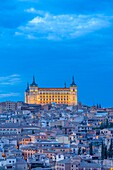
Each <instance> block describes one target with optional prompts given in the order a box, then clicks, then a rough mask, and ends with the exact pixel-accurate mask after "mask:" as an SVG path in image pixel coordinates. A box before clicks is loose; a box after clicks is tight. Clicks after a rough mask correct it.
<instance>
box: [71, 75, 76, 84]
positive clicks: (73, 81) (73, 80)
mask: <svg viewBox="0 0 113 170" xmlns="http://www.w3.org/2000/svg"><path fill="white" fill-rule="evenodd" d="M71 86H76V84H75V79H74V76H73V77H72V84H71Z"/></svg>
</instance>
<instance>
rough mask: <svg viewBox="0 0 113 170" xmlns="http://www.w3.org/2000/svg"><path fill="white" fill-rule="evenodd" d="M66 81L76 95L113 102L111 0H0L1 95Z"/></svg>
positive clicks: (12, 96)
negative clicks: (30, 85)
mask: <svg viewBox="0 0 113 170" xmlns="http://www.w3.org/2000/svg"><path fill="white" fill-rule="evenodd" d="M33 75H35V77H36V81H37V84H38V85H39V87H63V86H64V82H65V81H66V82H67V86H69V85H70V83H71V81H72V76H73V75H74V76H75V82H76V84H77V85H78V96H79V101H81V102H82V103H83V104H87V105H93V104H97V103H99V104H102V106H105V107H106V106H113V0H1V1H0V101H5V100H12V101H16V100H24V91H25V88H26V83H27V82H29V83H31V82H32V76H33Z"/></svg>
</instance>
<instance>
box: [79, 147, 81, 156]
mask: <svg viewBox="0 0 113 170" xmlns="http://www.w3.org/2000/svg"><path fill="white" fill-rule="evenodd" d="M80 154H81V147H80V148H78V155H80Z"/></svg>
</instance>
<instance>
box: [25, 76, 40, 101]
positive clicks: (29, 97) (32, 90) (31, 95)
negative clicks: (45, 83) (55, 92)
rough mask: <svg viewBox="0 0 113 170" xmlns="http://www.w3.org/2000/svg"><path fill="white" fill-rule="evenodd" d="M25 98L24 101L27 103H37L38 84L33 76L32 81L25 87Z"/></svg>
mask: <svg viewBox="0 0 113 170" xmlns="http://www.w3.org/2000/svg"><path fill="white" fill-rule="evenodd" d="M25 98H26V103H28V104H39V92H38V85H37V84H36V82H35V77H34V76H33V81H32V83H31V84H30V86H29V87H27V89H26V92H25Z"/></svg>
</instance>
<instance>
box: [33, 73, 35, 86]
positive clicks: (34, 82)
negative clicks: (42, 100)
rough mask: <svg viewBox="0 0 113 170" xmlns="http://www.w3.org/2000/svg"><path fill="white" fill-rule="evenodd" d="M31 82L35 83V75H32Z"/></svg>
mask: <svg viewBox="0 0 113 170" xmlns="http://www.w3.org/2000/svg"><path fill="white" fill-rule="evenodd" d="M33 84H35V76H34V75H33Z"/></svg>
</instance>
